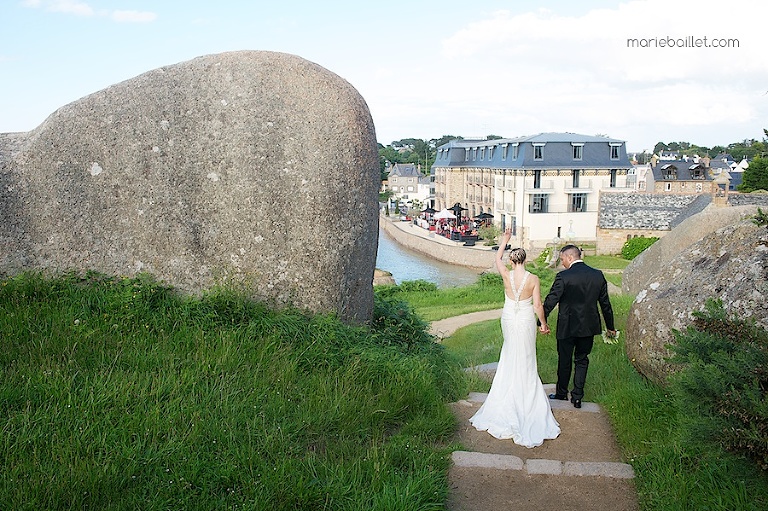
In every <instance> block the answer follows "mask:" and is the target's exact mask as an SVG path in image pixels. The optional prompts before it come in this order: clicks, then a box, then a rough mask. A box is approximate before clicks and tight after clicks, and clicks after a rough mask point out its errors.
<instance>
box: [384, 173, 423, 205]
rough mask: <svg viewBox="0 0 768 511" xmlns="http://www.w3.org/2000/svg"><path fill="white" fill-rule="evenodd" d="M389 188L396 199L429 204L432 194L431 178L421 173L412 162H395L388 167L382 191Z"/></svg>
mask: <svg viewBox="0 0 768 511" xmlns="http://www.w3.org/2000/svg"><path fill="white" fill-rule="evenodd" d="M387 190H390V191H391V192H392V195H393V197H394V198H395V200H397V201H400V200H402V201H407V202H412V201H414V200H417V201H419V203H420V204H422V205H426V204H429V199H430V198H431V196H432V179H431V177H430V176H425V175H423V174H422V173H421V171H420V170H419V169H418V167H417V166H416V165H414V164H413V163H395V164H394V165H392V167H390V170H389V174H388V177H387V180H386V181H385V182H384V183H383V191H387Z"/></svg>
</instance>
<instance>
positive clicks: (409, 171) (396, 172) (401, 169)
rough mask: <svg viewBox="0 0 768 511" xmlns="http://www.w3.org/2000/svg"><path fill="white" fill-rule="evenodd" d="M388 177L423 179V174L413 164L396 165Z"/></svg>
mask: <svg viewBox="0 0 768 511" xmlns="http://www.w3.org/2000/svg"><path fill="white" fill-rule="evenodd" d="M388 176H400V177H416V178H421V177H423V176H422V174H421V172H419V170H418V169H417V168H416V165H415V164H413V163H395V164H394V165H392V170H390V171H389V174H388Z"/></svg>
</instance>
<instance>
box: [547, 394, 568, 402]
mask: <svg viewBox="0 0 768 511" xmlns="http://www.w3.org/2000/svg"><path fill="white" fill-rule="evenodd" d="M549 399H559V400H560V401H566V400H567V399H568V396H558V395H557V394H550V395H549Z"/></svg>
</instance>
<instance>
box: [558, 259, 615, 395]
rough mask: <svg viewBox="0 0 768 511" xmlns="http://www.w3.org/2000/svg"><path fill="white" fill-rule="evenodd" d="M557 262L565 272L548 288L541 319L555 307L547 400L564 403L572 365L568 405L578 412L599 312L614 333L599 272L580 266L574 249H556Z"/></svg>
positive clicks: (606, 291)
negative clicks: (553, 370)
mask: <svg viewBox="0 0 768 511" xmlns="http://www.w3.org/2000/svg"><path fill="white" fill-rule="evenodd" d="M560 261H561V262H562V263H563V266H564V267H565V270H563V271H561V272H559V273H558V274H557V275H556V276H555V281H554V282H553V283H552V288H551V289H550V290H549V294H548V295H547V297H546V298H545V299H544V316H545V317H547V316H549V313H550V312H552V310H553V309H554V308H555V305H558V304H559V307H558V312H557V331H556V334H555V335H556V337H557V386H556V388H555V393H554V394H550V395H549V398H550V399H562V400H566V399H568V383H569V382H570V380H571V365H574V367H575V369H574V372H573V389H572V390H571V403H573V406H575V407H576V408H581V400H582V399H583V398H584V381H585V380H586V379H587V367H588V366H589V353H590V352H591V351H592V343H593V340H594V339H593V338H594V336H595V335H598V334H600V332H601V330H602V329H601V323H600V313H599V312H598V310H597V305H598V304H600V309H601V310H602V311H603V319H604V320H605V327H606V331H607V333H608V334H609V335H613V334H615V333H616V331H615V330H614V326H613V308H612V307H611V301H610V300H609V298H608V283H607V282H606V281H605V276H603V272H601V271H600V270H596V269H594V268H591V267H589V266H587V265H586V264H584V261H582V260H581V250H579V248H578V247H577V246H575V245H566V246H564V247H563V248H562V249H560Z"/></svg>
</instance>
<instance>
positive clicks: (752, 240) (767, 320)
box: [625, 220, 768, 383]
mask: <svg viewBox="0 0 768 511" xmlns="http://www.w3.org/2000/svg"><path fill="white" fill-rule="evenodd" d="M655 270H656V271H654V272H652V273H651V274H650V275H649V279H648V281H647V283H646V285H645V286H643V288H642V289H641V290H640V291H639V292H638V293H637V296H636V298H635V301H634V303H633V304H632V307H631V308H630V312H629V317H628V318H627V326H626V332H625V339H626V350H627V356H628V357H629V358H630V360H631V361H632V364H633V365H634V366H635V368H636V369H637V370H638V371H640V372H641V373H642V374H644V375H645V376H647V377H648V378H650V379H652V380H654V381H656V382H657V383H664V382H665V381H666V378H667V376H668V375H669V374H670V373H671V372H672V371H673V370H674V368H673V366H672V365H671V364H670V363H669V361H668V358H669V357H670V356H671V352H670V351H669V349H668V348H667V346H668V345H669V344H671V343H674V340H675V339H674V331H675V330H678V331H683V330H685V329H686V328H687V327H688V326H689V325H690V324H691V322H692V320H693V312H694V311H697V310H703V309H704V304H705V303H706V301H707V299H709V298H715V299H719V300H722V302H723V307H724V309H725V310H726V311H728V312H729V313H731V314H736V315H738V316H739V317H743V318H754V319H755V321H756V322H757V323H758V324H759V325H761V326H762V327H764V328H768V227H766V226H758V225H756V224H755V223H754V222H752V221H751V220H741V221H739V222H737V223H735V224H732V225H728V226H726V227H723V228H721V229H718V230H717V231H715V232H712V233H710V234H708V235H706V236H705V237H703V238H702V239H701V240H699V241H698V242H696V243H693V244H692V245H690V246H689V247H688V248H686V249H684V250H683V251H681V252H680V253H678V254H677V256H675V257H673V258H671V259H669V260H665V262H664V263H663V265H661V266H659V267H657V268H655Z"/></svg>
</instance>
